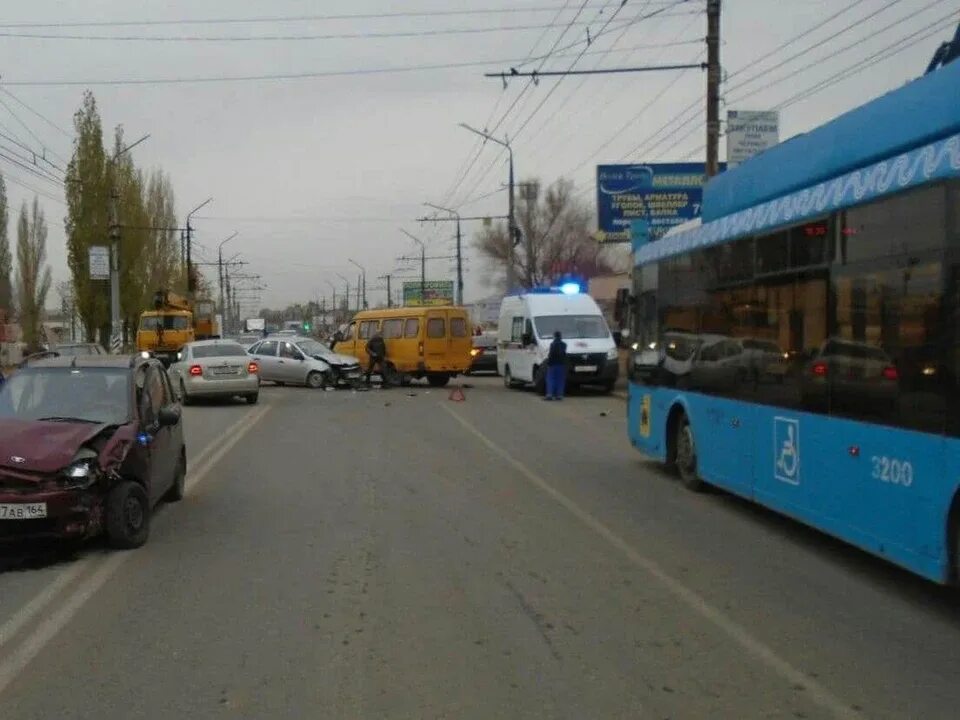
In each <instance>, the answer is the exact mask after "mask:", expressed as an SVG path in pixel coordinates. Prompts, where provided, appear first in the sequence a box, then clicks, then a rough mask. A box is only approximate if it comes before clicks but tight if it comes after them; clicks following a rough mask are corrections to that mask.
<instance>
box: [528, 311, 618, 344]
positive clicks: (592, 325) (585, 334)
mask: <svg viewBox="0 0 960 720" xmlns="http://www.w3.org/2000/svg"><path fill="white" fill-rule="evenodd" d="M534 323H535V324H536V326H537V335H539V336H540V337H542V338H551V337H553V334H554V333H555V332H556V331H557V330H559V331H560V334H561V335H562V336H563V337H564V338H583V339H586V338H605V337H608V336H609V335H610V331H609V330H608V329H607V323H606V322H605V321H604V319H603V317H602V316H600V315H541V316H540V317H538V318H535V319H534Z"/></svg>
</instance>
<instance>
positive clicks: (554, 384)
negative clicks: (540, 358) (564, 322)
mask: <svg viewBox="0 0 960 720" xmlns="http://www.w3.org/2000/svg"><path fill="white" fill-rule="evenodd" d="M566 384H567V344H566V343H565V342H564V341H563V337H562V336H561V335H560V331H559V330H557V331H556V332H555V333H553V342H552V343H550V352H549V354H548V355H547V395H546V397H544V400H563V393H564V390H565V389H566Z"/></svg>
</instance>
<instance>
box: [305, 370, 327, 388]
mask: <svg viewBox="0 0 960 720" xmlns="http://www.w3.org/2000/svg"><path fill="white" fill-rule="evenodd" d="M325 384H326V379H325V377H324V374H323V373H322V372H320V371H318V370H314V371H313V372H311V373H310V374H309V375H307V387H308V388H311V389H313V390H319V389H320V388H322V387H323V386H324V385H325Z"/></svg>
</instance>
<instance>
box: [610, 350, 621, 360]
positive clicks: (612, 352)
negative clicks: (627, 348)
mask: <svg viewBox="0 0 960 720" xmlns="http://www.w3.org/2000/svg"><path fill="white" fill-rule="evenodd" d="M619 357H620V351H619V350H617V349H616V348H610V349H609V350H607V360H616V359H617V358H619Z"/></svg>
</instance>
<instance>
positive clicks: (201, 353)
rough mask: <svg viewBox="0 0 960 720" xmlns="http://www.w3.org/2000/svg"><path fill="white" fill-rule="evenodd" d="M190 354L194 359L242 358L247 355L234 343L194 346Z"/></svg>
mask: <svg viewBox="0 0 960 720" xmlns="http://www.w3.org/2000/svg"><path fill="white" fill-rule="evenodd" d="M192 354H193V357H195V358H217V357H242V356H244V355H246V354H247V351H246V350H244V349H243V348H242V347H241V346H240V345H237V344H236V343H217V344H216V345H194V346H193V348H192Z"/></svg>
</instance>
